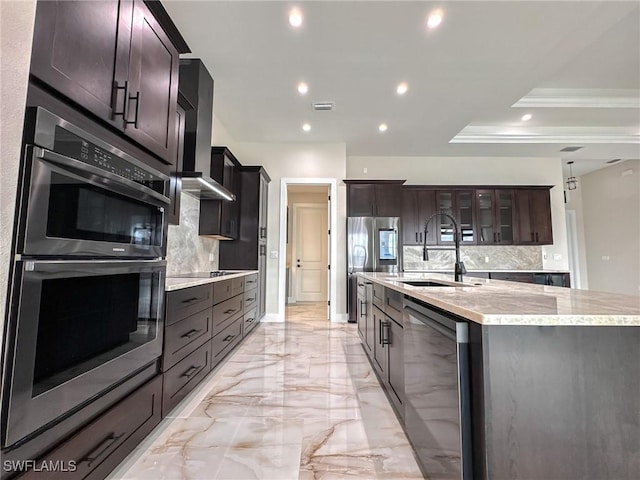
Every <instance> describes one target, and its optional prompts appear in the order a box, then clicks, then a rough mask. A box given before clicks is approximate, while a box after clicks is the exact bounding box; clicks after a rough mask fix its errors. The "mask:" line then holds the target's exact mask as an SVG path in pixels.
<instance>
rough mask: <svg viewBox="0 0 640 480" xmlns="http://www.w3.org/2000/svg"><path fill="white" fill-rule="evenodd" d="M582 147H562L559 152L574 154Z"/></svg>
mask: <svg viewBox="0 0 640 480" xmlns="http://www.w3.org/2000/svg"><path fill="white" fill-rule="evenodd" d="M581 148H582V147H564V148H563V149H562V150H560V151H561V152H576V151H578V150H580V149H581Z"/></svg>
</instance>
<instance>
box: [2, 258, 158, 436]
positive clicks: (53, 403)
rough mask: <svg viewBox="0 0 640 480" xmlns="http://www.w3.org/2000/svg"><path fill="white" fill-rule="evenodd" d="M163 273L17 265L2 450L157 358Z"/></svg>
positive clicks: (103, 266)
mask: <svg viewBox="0 0 640 480" xmlns="http://www.w3.org/2000/svg"><path fill="white" fill-rule="evenodd" d="M165 274H166V261H164V260H139V261H132V260H111V261H109V260H102V261H100V260H91V261H80V260H66V261H65V260H44V261H40V260H35V261H34V260H23V261H18V262H16V267H15V278H16V280H15V292H16V295H14V296H13V298H12V303H11V304H10V308H11V311H12V313H14V314H15V316H14V317H15V319H16V320H15V323H14V322H12V323H11V324H10V328H9V332H8V333H7V336H6V339H5V342H6V343H5V356H7V355H8V356H7V357H6V358H5V362H4V364H5V372H4V381H5V385H4V386H3V387H4V388H3V390H4V392H3V403H4V407H3V418H2V428H3V432H2V433H3V435H2V445H3V446H5V445H11V444H13V443H15V442H16V441H18V440H20V439H22V438H24V437H26V436H28V435H30V434H32V433H34V432H35V431H37V430H38V429H40V428H42V427H45V426H46V425H47V424H49V423H50V422H53V421H54V420H56V419H57V418H59V417H60V416H61V415H64V414H66V413H68V412H71V411H74V410H75V409H77V408H79V407H81V406H82V405H84V404H86V403H87V402H88V401H90V400H91V399H92V398H95V397H96V396H97V395H100V394H101V393H103V392H105V391H108V390H109V389H110V388H112V387H114V386H116V385H118V384H119V383H121V382H122V381H124V380H126V379H127V378H129V377H131V376H132V375H134V374H135V373H136V372H137V371H139V370H140V369H141V368H144V367H145V366H147V365H149V364H150V363H151V362H153V361H154V360H156V359H157V358H158V357H160V355H161V354H162V332H163V302H164V282H165ZM7 352H8V353H7Z"/></svg>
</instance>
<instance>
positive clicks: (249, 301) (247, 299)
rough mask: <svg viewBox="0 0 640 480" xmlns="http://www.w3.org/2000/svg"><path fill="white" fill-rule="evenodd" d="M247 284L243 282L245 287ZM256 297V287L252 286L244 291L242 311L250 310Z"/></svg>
mask: <svg viewBox="0 0 640 480" xmlns="http://www.w3.org/2000/svg"><path fill="white" fill-rule="evenodd" d="M246 286H247V284H246V283H245V287H246ZM257 299H258V289H257V288H253V289H251V290H248V291H246V292H244V311H245V312H247V311H249V310H251V309H252V308H253V306H254V304H255V303H256V300H257Z"/></svg>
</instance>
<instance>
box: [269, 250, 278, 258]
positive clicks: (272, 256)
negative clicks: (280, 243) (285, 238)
mask: <svg viewBox="0 0 640 480" xmlns="http://www.w3.org/2000/svg"><path fill="white" fill-rule="evenodd" d="M269 257H270V258H278V251H277V250H271V253H270V255H269Z"/></svg>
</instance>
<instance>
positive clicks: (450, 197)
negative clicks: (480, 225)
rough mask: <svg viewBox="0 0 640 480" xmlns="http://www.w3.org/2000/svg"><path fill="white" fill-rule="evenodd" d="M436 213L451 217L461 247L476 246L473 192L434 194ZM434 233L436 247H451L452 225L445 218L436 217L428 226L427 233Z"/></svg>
mask: <svg viewBox="0 0 640 480" xmlns="http://www.w3.org/2000/svg"><path fill="white" fill-rule="evenodd" d="M436 211H437V212H444V213H448V214H449V215H451V216H453V217H454V218H455V219H456V221H457V223H458V228H459V232H460V244H461V245H476V244H477V234H476V222H475V191H474V190H438V191H437V192H436ZM431 229H434V230H435V231H436V236H437V238H436V242H437V244H438V245H453V244H454V243H455V240H454V225H453V222H451V220H450V219H449V218H448V217H446V216H441V215H439V216H437V217H436V218H434V219H433V220H432V221H431V222H430V224H429V231H431Z"/></svg>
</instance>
